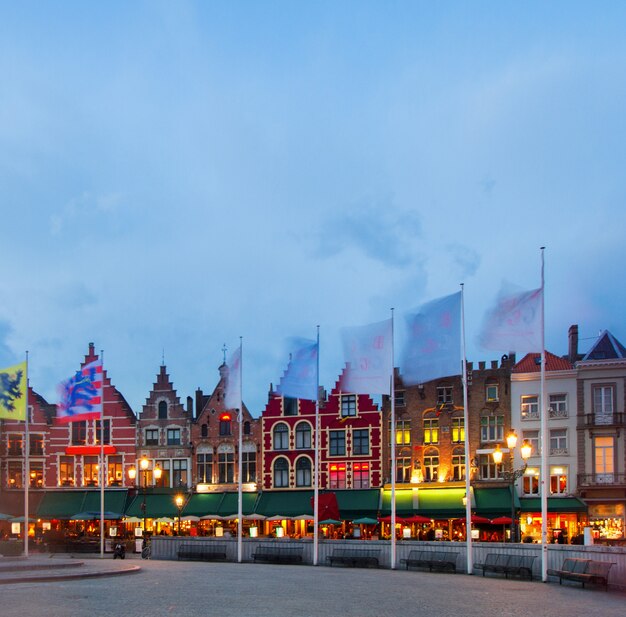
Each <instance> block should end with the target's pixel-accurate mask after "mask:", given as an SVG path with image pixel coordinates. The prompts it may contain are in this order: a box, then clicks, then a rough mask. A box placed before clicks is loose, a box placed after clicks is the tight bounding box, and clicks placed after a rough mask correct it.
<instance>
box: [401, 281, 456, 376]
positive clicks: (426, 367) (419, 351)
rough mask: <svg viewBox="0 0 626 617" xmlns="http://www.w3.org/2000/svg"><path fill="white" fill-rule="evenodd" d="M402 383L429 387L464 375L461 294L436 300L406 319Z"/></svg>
mask: <svg viewBox="0 0 626 617" xmlns="http://www.w3.org/2000/svg"><path fill="white" fill-rule="evenodd" d="M406 325H407V335H406V340H405V343H404V350H403V352H402V362H401V372H402V381H403V382H404V383H405V384H406V385H414V384H418V383H425V382H427V381H431V380H432V379H437V378H439V377H448V376H450V375H460V374H461V292H460V291H459V292H458V293H455V294H452V295H450V296H445V297H443V298H438V299H437V300H432V301H431V302H428V303H427V304H424V305H423V306H421V307H420V308H419V309H418V310H417V311H416V312H414V313H409V314H408V315H407V316H406Z"/></svg>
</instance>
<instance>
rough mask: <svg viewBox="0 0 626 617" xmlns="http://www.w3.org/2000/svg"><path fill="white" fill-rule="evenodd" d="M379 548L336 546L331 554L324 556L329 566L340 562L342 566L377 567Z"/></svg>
mask: <svg viewBox="0 0 626 617" xmlns="http://www.w3.org/2000/svg"><path fill="white" fill-rule="evenodd" d="M379 555H380V549H372V548H336V549H334V550H333V554H332V555H329V556H328V557H326V560H327V561H328V562H329V563H330V565H331V566H333V565H335V564H336V563H340V564H342V565H344V566H351V567H353V568H356V567H357V566H362V567H369V566H375V567H378V556H379Z"/></svg>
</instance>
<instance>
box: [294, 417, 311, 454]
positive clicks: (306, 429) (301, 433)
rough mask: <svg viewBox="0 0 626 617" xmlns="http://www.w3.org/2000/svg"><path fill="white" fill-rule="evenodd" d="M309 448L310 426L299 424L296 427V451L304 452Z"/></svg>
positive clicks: (304, 423) (303, 423)
mask: <svg viewBox="0 0 626 617" xmlns="http://www.w3.org/2000/svg"><path fill="white" fill-rule="evenodd" d="M310 447H311V425H310V424H307V423H306V422H300V423H299V424H298V425H297V426H296V449H298V450H306V449H309V448H310Z"/></svg>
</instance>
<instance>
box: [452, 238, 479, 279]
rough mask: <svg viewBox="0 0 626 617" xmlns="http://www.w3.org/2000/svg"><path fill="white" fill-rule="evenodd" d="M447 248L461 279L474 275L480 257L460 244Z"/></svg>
mask: <svg viewBox="0 0 626 617" xmlns="http://www.w3.org/2000/svg"><path fill="white" fill-rule="evenodd" d="M447 248H448V250H449V251H450V256H451V258H452V262H453V264H454V265H456V267H457V268H458V272H459V275H460V277H461V279H465V278H467V277H470V276H473V275H474V274H476V272H477V270H478V268H479V266H480V262H481V257H480V255H479V254H478V253H477V252H476V251H475V250H474V249H472V248H470V247H469V246H465V245H462V244H450V245H448V247H447Z"/></svg>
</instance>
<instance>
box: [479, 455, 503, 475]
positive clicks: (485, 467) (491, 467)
mask: <svg viewBox="0 0 626 617" xmlns="http://www.w3.org/2000/svg"><path fill="white" fill-rule="evenodd" d="M478 465H479V468H480V479H481V480H497V479H499V478H500V477H501V476H502V465H496V464H495V463H494V462H493V457H492V456H491V454H481V455H479V459H478Z"/></svg>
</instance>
